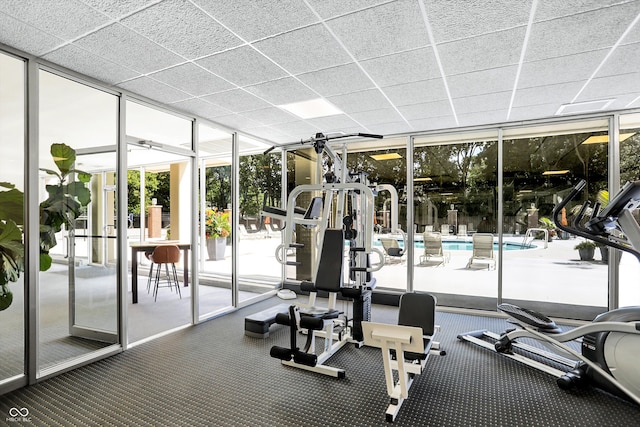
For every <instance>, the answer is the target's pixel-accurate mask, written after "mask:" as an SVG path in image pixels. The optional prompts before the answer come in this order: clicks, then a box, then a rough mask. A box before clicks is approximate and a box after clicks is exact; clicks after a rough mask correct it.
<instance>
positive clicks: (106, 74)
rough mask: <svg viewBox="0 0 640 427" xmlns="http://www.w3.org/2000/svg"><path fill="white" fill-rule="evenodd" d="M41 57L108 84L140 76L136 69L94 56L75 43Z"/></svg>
mask: <svg viewBox="0 0 640 427" xmlns="http://www.w3.org/2000/svg"><path fill="white" fill-rule="evenodd" d="M43 58H44V59H46V60H47V61H51V62H53V63H54V64H58V65H61V66H63V67H67V68H69V69H73V70H74V71H77V72H80V73H82V74H85V75H87V76H90V77H93V78H95V79H98V80H101V81H103V82H105V83H109V84H116V83H118V82H121V81H123V80H130V79H133V78H135V77H138V76H140V73H138V72H136V71H133V70H131V69H129V68H127V67H124V66H122V65H119V64H114V63H113V62H111V61H108V60H106V59H104V58H101V57H99V56H95V55H93V54H92V53H90V52H87V51H86V50H84V49H81V48H79V47H77V46H75V45H66V46H64V47H61V48H60V49H57V50H54V51H53V52H51V53H49V54H47V55H44V56H43Z"/></svg>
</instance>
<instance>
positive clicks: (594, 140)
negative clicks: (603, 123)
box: [582, 133, 635, 144]
mask: <svg viewBox="0 0 640 427" xmlns="http://www.w3.org/2000/svg"><path fill="white" fill-rule="evenodd" d="M633 135H635V133H621V134H620V138H619V139H620V142H622V141H624V140H625V139H628V138H631V137H632V136H633ZM605 142H609V135H593V136H590V137H589V138H587V139H585V140H584V141H583V142H582V143H583V144H602V143H605Z"/></svg>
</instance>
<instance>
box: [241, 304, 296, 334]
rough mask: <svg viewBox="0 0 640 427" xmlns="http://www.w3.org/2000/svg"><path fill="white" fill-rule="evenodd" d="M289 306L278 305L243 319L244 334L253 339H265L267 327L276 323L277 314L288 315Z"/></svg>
mask: <svg viewBox="0 0 640 427" xmlns="http://www.w3.org/2000/svg"><path fill="white" fill-rule="evenodd" d="M289 306H291V304H285V303H283V304H278V305H276V306H273V307H269V308H267V309H266V310H262V311H259V312H257V313H254V314H252V315H250V316H247V317H245V318H244V334H245V335H246V336H249V337H253V338H267V337H268V336H269V327H270V326H271V325H273V324H274V323H276V315H277V314H278V313H285V314H287V313H289Z"/></svg>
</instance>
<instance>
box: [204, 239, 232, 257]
mask: <svg viewBox="0 0 640 427" xmlns="http://www.w3.org/2000/svg"><path fill="white" fill-rule="evenodd" d="M226 248H227V238H226V237H214V238H213V239H207V254H208V255H209V259H210V260H213V261H220V260H223V259H224V252H225V250H226Z"/></svg>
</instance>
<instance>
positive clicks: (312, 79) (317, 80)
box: [297, 63, 373, 96]
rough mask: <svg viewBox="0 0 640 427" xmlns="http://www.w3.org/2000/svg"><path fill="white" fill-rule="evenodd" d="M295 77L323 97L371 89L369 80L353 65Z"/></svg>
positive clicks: (371, 85)
mask: <svg viewBox="0 0 640 427" xmlns="http://www.w3.org/2000/svg"><path fill="white" fill-rule="evenodd" d="M297 77H298V78H299V79H300V80H302V82H304V83H305V84H307V85H308V86H309V87H311V88H312V89H313V90H315V91H317V92H318V93H321V94H322V95H323V96H332V95H340V94H343V93H350V92H356V91H359V90H363V89H371V88H372V87H373V83H372V82H371V80H370V79H369V78H368V77H367V75H366V74H365V73H363V72H362V70H361V69H360V68H359V67H358V66H357V65H356V64H354V63H351V64H347V65H339V66H337V67H332V68H326V69H324V70H320V71H313V72H311V73H306V74H300V75H298V76H297Z"/></svg>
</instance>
